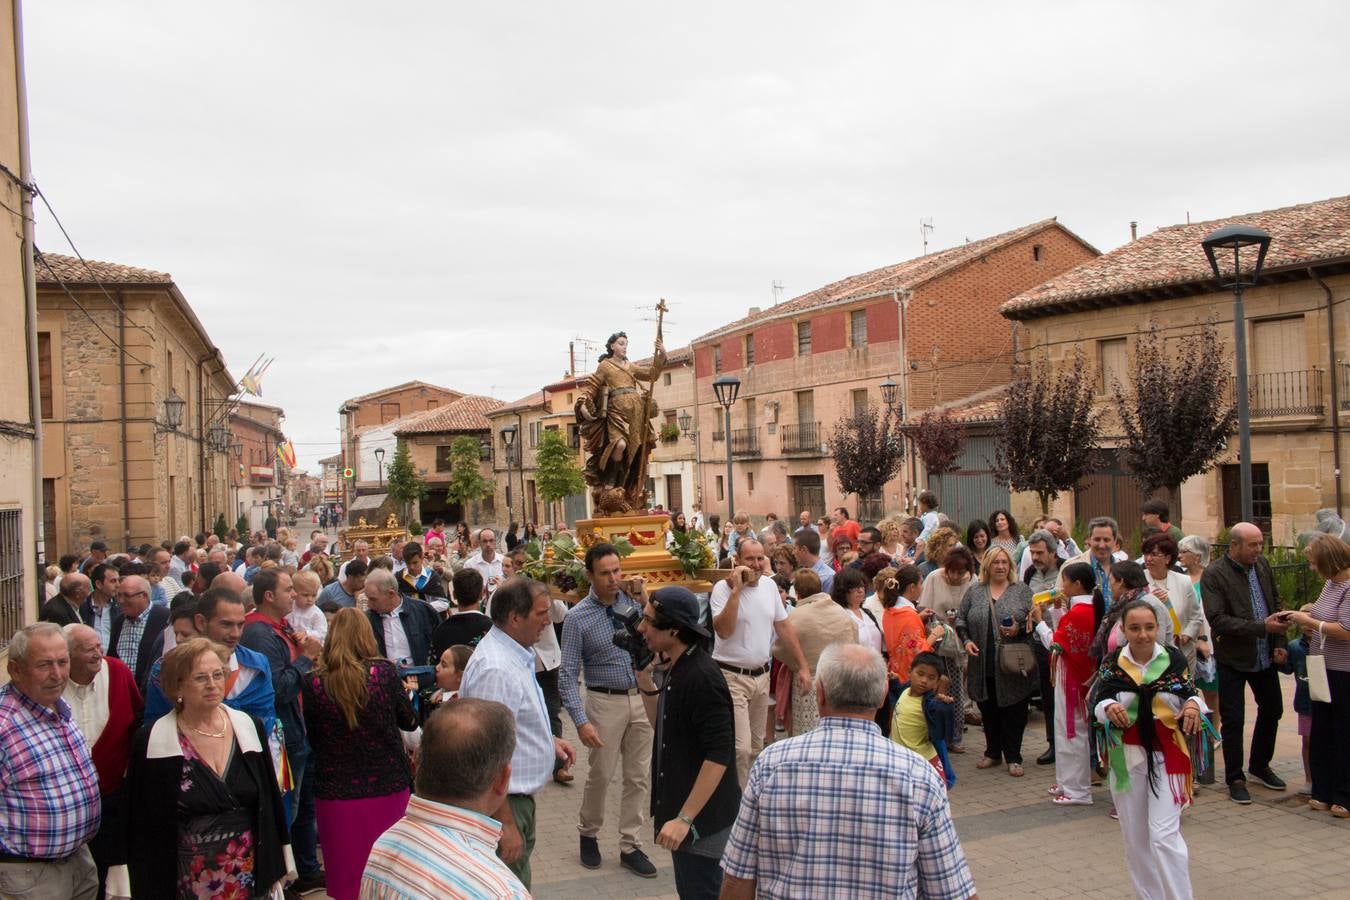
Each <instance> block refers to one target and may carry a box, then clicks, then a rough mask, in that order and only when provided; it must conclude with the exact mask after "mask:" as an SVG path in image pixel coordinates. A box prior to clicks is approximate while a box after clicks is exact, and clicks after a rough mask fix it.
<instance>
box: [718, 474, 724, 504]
mask: <svg viewBox="0 0 1350 900" xmlns="http://www.w3.org/2000/svg"><path fill="white" fill-rule="evenodd" d="M717 499H718V500H725V499H726V493H725V489H724V487H723V485H722V476H721V475H718V476H717Z"/></svg>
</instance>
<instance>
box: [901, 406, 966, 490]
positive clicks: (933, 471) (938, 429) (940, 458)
mask: <svg viewBox="0 0 1350 900" xmlns="http://www.w3.org/2000/svg"><path fill="white" fill-rule="evenodd" d="M909 438H910V440H912V441H913V442H914V449H915V450H916V451H918V454H919V459H921V460H923V467H924V469H925V470H927V472H928V474H929V476H930V477H931V476H933V475H936V476H937V478H938V485H939V487H940V486H941V484H942V476H943V475H945V474H946V473H948V472H951V471H954V470H955V469H956V467H957V466H956V460H957V459H958V458H960V456H961V451H963V450H965V448H966V426H965V425H963V424H962V423H960V422H958V421H957V420H956V419H955V418H953V417H952V414H951V410H945V409H944V410H943V411H942V412H940V413H937V414H936V415H935V414H934V413H933V411H932V410H929V411H928V412H925V413H924V414H923V415H922V416H920V417H919V421H918V423H917V424H916V425H914V426H913V427H912V428H910V429H909ZM939 493H941V491H939Z"/></svg>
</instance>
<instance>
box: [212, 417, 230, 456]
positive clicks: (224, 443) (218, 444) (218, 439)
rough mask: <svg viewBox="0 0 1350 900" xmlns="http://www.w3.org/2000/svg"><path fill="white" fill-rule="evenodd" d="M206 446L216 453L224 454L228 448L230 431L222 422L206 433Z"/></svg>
mask: <svg viewBox="0 0 1350 900" xmlns="http://www.w3.org/2000/svg"><path fill="white" fill-rule="evenodd" d="M207 446H208V447H210V448H211V449H212V450H215V451H216V452H218V453H224V452H225V451H226V450H228V449H229V447H230V429H228V428H226V427H225V424H224V423H223V422H217V423H216V424H215V425H212V426H211V430H210V431H208V432H207Z"/></svg>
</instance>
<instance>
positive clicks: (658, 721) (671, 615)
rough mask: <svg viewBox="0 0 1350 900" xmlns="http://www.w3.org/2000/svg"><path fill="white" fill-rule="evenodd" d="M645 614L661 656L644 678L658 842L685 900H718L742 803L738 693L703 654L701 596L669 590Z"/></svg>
mask: <svg viewBox="0 0 1350 900" xmlns="http://www.w3.org/2000/svg"><path fill="white" fill-rule="evenodd" d="M644 613H645V615H644V616H643V618H642V624H641V625H640V626H639V630H640V631H641V633H642V637H643V639H644V640H645V641H646V645H647V647H648V648H649V649H650V650H651V652H653V653H655V654H657V657H658V659H657V664H656V668H655V669H654V670H649V669H646V668H644V669H642V670H641V671H640V672H638V687H639V688H640V689H641V690H642V693H643V702H644V703H645V704H646V708H647V718H648V719H650V720H651V723H652V726H653V727H655V728H656V749H655V752H654V753H653V754H652V805H651V810H652V820H653V822H654V824H655V827H656V829H657V834H656V843H657V844H658V845H659V846H662V847H665V848H666V849H668V850H669V851H670V854H671V859H672V860H673V862H674V864H675V890H676V891H677V892H678V893H679V895H680V897H681V898H682V900H691V898H715V897H717V895H718V892H719V891H720V890H721V886H722V868H721V865H720V863H721V859H722V848H723V847H724V846H725V845H726V842H727V837H728V836H729V835H730V833H731V825H732V823H733V822H735V821H736V811H737V810H738V809H739V808H740V801H741V789H740V786H739V785H738V784H737V782H736V768H735V761H736V727H735V724H734V721H733V718H732V706H731V692H730V691H728V690H727V682H726V679H725V678H723V677H722V672H721V670H719V669H718V668H717V664H716V663H715V662H713V660H712V657H711V656H709V655H708V653H707V651H705V650H704V649H703V647H702V643H703V641H702V639H703V638H708V637H711V635H710V634H709V633H708V630H707V629H706V628H704V627H703V626H702V625H701V624H700V623H699V603H698V598H697V597H695V596H694V595H693V594H692V593H691V592H690V591H689V590H688V589H687V588H683V587H667V588H662V589H661V590H659V591H657V592H656V593H655V594H654V595H653V596H652V598H651V599H650V600H649V601H647V605H646V608H645V610H644ZM653 678H655V679H656V681H653ZM658 685H659V687H658Z"/></svg>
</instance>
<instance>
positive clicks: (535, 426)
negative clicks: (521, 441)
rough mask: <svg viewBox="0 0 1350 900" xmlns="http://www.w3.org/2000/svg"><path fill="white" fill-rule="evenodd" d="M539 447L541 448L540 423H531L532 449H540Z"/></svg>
mask: <svg viewBox="0 0 1350 900" xmlns="http://www.w3.org/2000/svg"><path fill="white" fill-rule="evenodd" d="M538 446H539V423H538V422H531V423H530V447H531V448H534V447H538Z"/></svg>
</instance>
